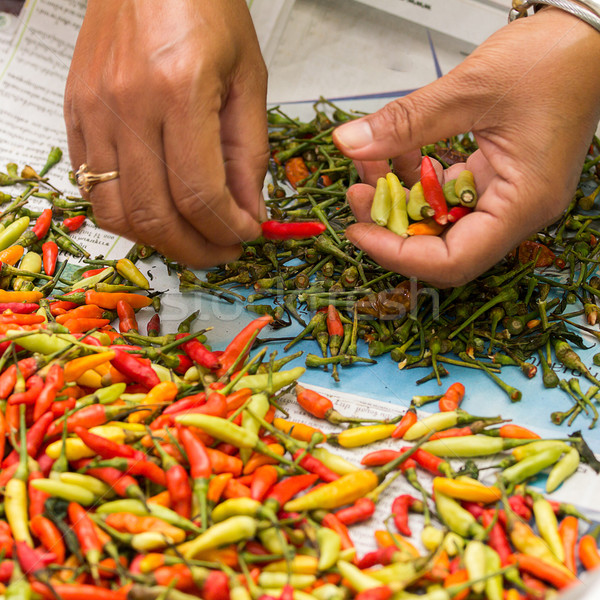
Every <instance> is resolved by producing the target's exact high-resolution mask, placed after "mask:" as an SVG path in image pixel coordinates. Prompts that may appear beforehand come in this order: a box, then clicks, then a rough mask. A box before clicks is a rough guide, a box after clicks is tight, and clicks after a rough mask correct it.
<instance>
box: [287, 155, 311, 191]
mask: <svg viewBox="0 0 600 600" xmlns="http://www.w3.org/2000/svg"><path fill="white" fill-rule="evenodd" d="M283 166H284V169H285V176H286V177H287V180H288V181H289V182H290V185H291V186H292V187H293V188H296V186H297V185H298V184H299V183H300V182H301V181H303V180H305V179H306V178H307V177H308V176H309V175H310V171H309V170H308V167H307V166H306V163H305V162H304V159H303V158H302V157H301V156H293V157H292V158H289V159H288V160H286V161H285V163H284V165H283Z"/></svg>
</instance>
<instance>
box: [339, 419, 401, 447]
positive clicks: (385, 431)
mask: <svg viewBox="0 0 600 600" xmlns="http://www.w3.org/2000/svg"><path fill="white" fill-rule="evenodd" d="M394 429H396V425H383V424H381V425H363V426H362V427H351V428H350V429H346V430H344V431H342V432H341V433H338V434H337V435H333V436H330V437H329V438H328V441H330V442H333V443H334V444H338V445H340V446H342V447H343V448H358V447H359V446H366V445H367V444H372V443H373V442H377V441H379V440H385V439H387V438H389V437H390V436H391V435H392V432H393V431H394Z"/></svg>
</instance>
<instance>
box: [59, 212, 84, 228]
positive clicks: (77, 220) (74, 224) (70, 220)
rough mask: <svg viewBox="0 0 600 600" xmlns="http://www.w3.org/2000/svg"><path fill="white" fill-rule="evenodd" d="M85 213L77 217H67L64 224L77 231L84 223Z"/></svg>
mask: <svg viewBox="0 0 600 600" xmlns="http://www.w3.org/2000/svg"><path fill="white" fill-rule="evenodd" d="M84 221H85V215H77V216H76V217H67V218H66V219H63V225H64V226H65V227H66V228H67V229H68V230H69V231H71V232H72V231H77V230H78V229H79V228H80V227H81V226H82V225H83V223H84Z"/></svg>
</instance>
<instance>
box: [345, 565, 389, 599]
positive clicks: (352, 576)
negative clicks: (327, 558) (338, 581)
mask: <svg viewBox="0 0 600 600" xmlns="http://www.w3.org/2000/svg"><path fill="white" fill-rule="evenodd" d="M337 567H338V570H339V572H340V575H341V576H342V577H343V578H344V579H346V580H347V581H348V582H349V583H350V585H351V586H352V587H353V588H354V589H355V590H356V591H357V592H363V591H365V590H370V589H371V588H376V587H381V581H379V579H375V577H371V575H367V573H364V572H363V571H361V570H360V569H359V568H358V567H356V566H355V565H353V564H352V563H349V562H346V561H345V560H338V563H337Z"/></svg>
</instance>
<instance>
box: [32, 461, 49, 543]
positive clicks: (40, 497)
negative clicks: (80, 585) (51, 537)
mask: <svg viewBox="0 0 600 600" xmlns="http://www.w3.org/2000/svg"><path fill="white" fill-rule="evenodd" d="M36 479H44V474H43V473H42V471H41V470H40V467H39V465H38V464H37V462H36V461H35V460H33V459H32V460H30V465H29V477H28V479H27V491H28V495H29V507H28V508H29V518H33V517H34V516H35V515H40V514H42V513H43V512H44V508H45V504H46V500H47V499H48V498H50V494H47V493H46V492H42V491H41V490H37V489H36V488H35V487H33V482H34V481H35V480H36ZM50 550H52V549H51V548H50Z"/></svg>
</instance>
